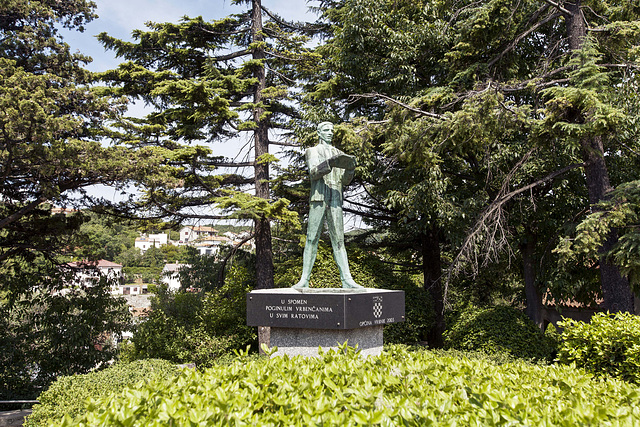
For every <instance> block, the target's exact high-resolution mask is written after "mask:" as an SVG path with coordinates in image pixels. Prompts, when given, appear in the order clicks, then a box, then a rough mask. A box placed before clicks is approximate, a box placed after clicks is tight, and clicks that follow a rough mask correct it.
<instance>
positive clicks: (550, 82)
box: [310, 0, 639, 324]
mask: <svg viewBox="0 0 640 427" xmlns="http://www.w3.org/2000/svg"><path fill="white" fill-rule="evenodd" d="M320 11H321V12H322V19H323V22H325V24H326V26H325V29H326V31H327V37H328V43H327V44H326V45H325V46H322V47H320V48H319V50H322V52H323V57H324V59H323V60H324V62H323V63H322V64H320V65H321V66H322V67H321V69H320V71H321V74H320V75H321V76H322V79H321V80H320V81H319V82H317V84H316V86H315V92H314V98H313V99H310V104H311V105H312V109H313V111H327V110H329V111H337V112H338V113H339V114H340V115H341V117H342V118H343V119H344V120H349V119H352V118H354V117H356V116H364V118H360V119H358V120H355V119H354V120H353V126H352V127H353V129H354V130H355V132H354V134H353V137H352V138H351V140H352V142H351V144H353V145H354V146H359V148H360V149H359V150H356V151H357V152H360V153H363V155H362V157H361V159H360V160H361V165H362V166H363V168H362V169H363V170H362V171H361V173H360V174H359V176H360V177H361V179H362V180H363V183H364V189H365V191H364V192H363V193H362V195H361V198H360V199H359V200H358V199H356V200H355V201H357V202H358V203H360V205H357V204H356V205H354V206H355V208H356V209H354V210H360V211H361V212H362V214H363V216H364V217H369V218H371V219H372V220H374V221H379V224H381V225H383V226H391V227H392V229H393V228H395V229H396V230H398V231H397V232H396V233H393V234H392V236H393V235H394V234H395V235H397V236H400V237H401V238H400V239H398V240H399V241H400V242H407V243H408V242H412V241H413V246H414V247H415V249H414V250H415V251H416V252H417V253H419V254H421V256H422V264H423V268H424V276H425V287H426V288H427V289H429V290H431V292H432V293H433V296H434V300H435V301H436V303H437V301H438V300H442V297H441V296H445V295H446V288H443V286H441V283H439V282H441V281H442V278H443V277H444V278H446V277H447V275H445V274H443V273H445V272H443V271H442V265H443V261H444V260H446V264H445V265H449V272H452V273H455V272H456V271H460V270H462V269H466V268H471V270H474V269H475V270H476V271H477V269H478V267H481V266H483V265H486V263H489V262H494V261H497V262H503V261H504V260H505V259H506V258H507V257H508V256H515V257H517V258H519V259H520V260H521V262H522V264H521V265H522V271H523V282H524V284H525V286H524V288H525V291H526V301H527V307H528V309H530V310H529V311H528V314H529V315H530V316H531V317H532V318H533V319H534V320H535V321H536V323H538V324H540V323H541V322H540V318H539V315H540V304H541V301H542V294H543V293H544V292H545V290H546V288H547V287H550V288H551V289H552V290H553V291H554V296H557V297H558V298H575V297H577V296H579V297H581V298H583V299H587V298H593V296H594V295H595V294H597V293H598V292H597V291H598V289H594V287H593V286H591V284H592V283H593V281H592V280H589V279H587V278H585V279H584V280H580V283H582V286H578V287H576V286H555V285H556V284H558V283H559V282H561V280H560V281H559V280H557V277H554V274H549V273H550V271H551V270H554V269H556V266H555V265H554V262H555V260H556V259H557V258H554V256H553V254H552V253H551V249H553V247H554V246H555V244H556V243H557V241H558V236H559V235H560V234H562V233H563V232H564V230H565V229H566V226H567V225H569V224H570V223H575V222H576V221H579V220H580V219H581V218H583V216H582V215H584V213H586V212H588V211H589V210H597V209H598V208H597V206H596V205H595V204H596V202H598V201H599V200H602V199H604V198H606V195H607V194H608V192H609V191H610V190H611V188H612V185H613V183H615V184H617V183H619V182H622V181H617V182H616V181H613V183H612V179H615V180H622V179H624V180H632V179H637V164H636V163H637V161H636V160H634V157H633V155H632V156H631V157H630V156H629V153H637V148H636V147H637V138H633V137H632V138H628V135H634V134H635V132H634V129H635V128H637V126H635V125H634V124H633V123H635V122H637V119H636V118H637V110H636V109H633V108H627V106H626V105H625V104H628V103H625V102H624V101H621V99H624V98H625V97H627V99H628V96H629V95H628V94H632V93H634V92H635V90H636V88H637V80H636V74H637V73H636V70H637V51H638V49H637V46H638V44H639V43H638V39H639V34H638V25H637V19H638V16H639V15H638V12H639V11H638V9H637V7H636V6H634V5H633V3H630V2H602V1H598V0H594V1H586V0H585V1H579V0H576V1H570V2H557V3H556V2H553V1H550V0H531V1H522V2H515V3H514V2H509V1H502V0H493V1H484V2H473V1H462V2H460V1H444V2H431V1H418V2H416V1H412V2H406V1H383V2H375V1H370V0H345V1H326V2H322V3H321V7H320ZM318 100H320V101H321V102H319V101H318ZM612 165H613V166H615V169H613V168H612ZM611 171H615V172H613V173H612V172H611ZM615 231H616V230H611V234H610V236H609V238H607V239H603V241H604V242H607V243H605V244H603V245H602V246H601V249H600V250H601V251H602V252H601V256H600V257H599V259H597V260H596V262H595V263H592V265H591V266H590V267H591V268H592V269H593V268H594V267H598V269H597V272H598V273H599V275H600V285H599V286H598V288H600V290H601V291H600V292H601V294H602V295H604V299H605V305H606V306H607V308H609V309H610V310H625V311H630V310H633V305H632V299H631V293H630V291H629V286H628V283H626V279H624V278H623V277H621V276H620V274H619V271H618V269H617V268H616V266H615V265H613V264H611V263H610V262H609V261H610V260H609V258H607V257H605V256H603V254H605V253H607V252H608V251H609V249H610V246H609V245H611V244H615V241H616V238H615ZM412 237H413V238H412ZM541 266H543V268H540V267H541ZM583 271H584V269H583ZM450 277H453V276H450ZM496 280H500V279H499V278H496ZM564 284H567V282H566V281H565V282H564ZM574 285H575V284H574ZM594 291H596V292H594ZM443 307H444V306H443V305H439V308H438V309H437V311H438V312H440V311H441V310H440V309H441V308H443Z"/></svg>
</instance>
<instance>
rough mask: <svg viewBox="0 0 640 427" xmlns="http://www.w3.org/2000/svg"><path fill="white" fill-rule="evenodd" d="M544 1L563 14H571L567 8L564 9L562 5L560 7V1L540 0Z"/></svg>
mask: <svg viewBox="0 0 640 427" xmlns="http://www.w3.org/2000/svg"><path fill="white" fill-rule="evenodd" d="M542 1H544V2H545V3H547V4H548V5H550V6H552V7H554V8H555V9H557V10H558V11H559V12H560V13H562V14H563V15H565V16H566V15H571V11H570V10H568V9H565V8H564V7H562V5H561V4H560V3H556V2H553V1H551V0H542Z"/></svg>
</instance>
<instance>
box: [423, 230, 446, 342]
mask: <svg viewBox="0 0 640 427" xmlns="http://www.w3.org/2000/svg"><path fill="white" fill-rule="evenodd" d="M421 244H422V268H423V274H424V289H425V290H426V291H427V292H429V295H431V299H432V300H433V308H434V310H435V315H436V316H435V323H434V325H433V327H432V328H431V329H430V330H429V332H428V336H427V341H428V342H429V347H431V348H441V347H442V346H443V345H444V342H443V340H442V333H443V332H444V330H445V327H446V325H445V321H444V297H443V292H442V280H441V279H442V266H441V264H440V239H439V238H438V229H437V228H436V227H432V228H431V229H430V230H429V231H428V232H427V233H424V234H422V236H421Z"/></svg>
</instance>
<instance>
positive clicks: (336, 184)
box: [305, 142, 355, 207]
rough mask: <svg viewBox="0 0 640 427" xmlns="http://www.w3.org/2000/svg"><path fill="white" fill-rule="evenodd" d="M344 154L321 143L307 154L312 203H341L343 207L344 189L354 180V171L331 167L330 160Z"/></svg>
mask: <svg viewBox="0 0 640 427" xmlns="http://www.w3.org/2000/svg"><path fill="white" fill-rule="evenodd" d="M341 154H342V155H344V153H343V152H342V151H340V150H338V149H337V148H336V147H334V146H332V145H329V144H326V143H322V142H321V143H320V144H318V145H316V146H315V147H311V148H308V149H307V151H306V152H305V160H306V162H307V167H308V168H309V175H310V176H311V194H310V198H309V200H310V201H312V202H327V203H330V202H332V201H333V203H339V204H338V206H339V207H342V187H343V186H344V185H347V184H349V183H350V182H351V179H353V174H354V171H355V170H354V169H342V168H337V167H334V168H332V167H331V166H330V165H329V159H330V158H332V157H336V156H339V155H341Z"/></svg>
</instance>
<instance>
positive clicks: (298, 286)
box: [292, 280, 309, 289]
mask: <svg viewBox="0 0 640 427" xmlns="http://www.w3.org/2000/svg"><path fill="white" fill-rule="evenodd" d="M308 287H309V282H308V281H307V280H300V281H299V282H298V283H296V284H295V285H293V286H292V288H293V289H304V288H308Z"/></svg>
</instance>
